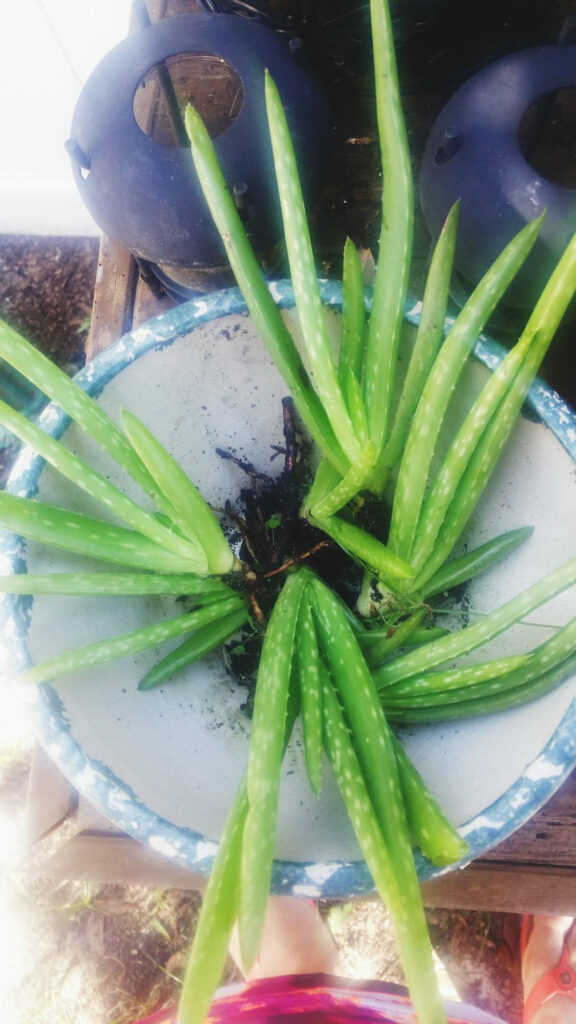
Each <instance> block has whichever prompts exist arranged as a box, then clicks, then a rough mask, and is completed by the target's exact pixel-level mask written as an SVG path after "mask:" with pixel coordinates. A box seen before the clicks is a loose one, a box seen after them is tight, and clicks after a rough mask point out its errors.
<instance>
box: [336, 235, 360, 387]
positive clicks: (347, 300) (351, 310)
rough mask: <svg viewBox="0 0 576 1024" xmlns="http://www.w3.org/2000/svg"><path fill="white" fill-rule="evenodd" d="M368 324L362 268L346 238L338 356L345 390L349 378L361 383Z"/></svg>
mask: <svg viewBox="0 0 576 1024" xmlns="http://www.w3.org/2000/svg"><path fill="white" fill-rule="evenodd" d="M365 321H366V312H365V308H364V282H363V280H362V267H361V265H360V258H359V256H358V250H357V249H356V246H355V245H354V243H353V241H352V240H351V239H350V238H347V239H346V243H345V245H344V260H343V268H342V325H341V341H340V351H339V354H338V379H339V381H340V384H341V385H342V386H344V385H345V383H346V380H347V379H348V378H349V377H352V378H354V380H356V381H360V380H362V366H363V362H364V326H365Z"/></svg>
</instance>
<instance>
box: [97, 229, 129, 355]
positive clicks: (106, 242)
mask: <svg viewBox="0 0 576 1024" xmlns="http://www.w3.org/2000/svg"><path fill="white" fill-rule="evenodd" d="M137 281H138V268H137V265H136V261H135V259H134V257H133V256H132V254H131V253H130V252H128V250H127V249H124V248H123V247H122V246H121V245H118V243H117V242H113V241H112V239H110V238H108V237H106V236H104V238H103V239H102V242H101V245H100V255H99V259H98V269H97V272H96V285H95V288H94V302H93V305H92V318H91V323H90V331H89V334H88V340H87V342H86V361H87V362H90V360H92V359H94V356H97V355H98V354H99V353H100V352H103V351H104V349H105V348H108V346H109V345H111V344H112V342H114V341H117V339H118V338H120V337H121V336H122V335H123V334H125V333H126V331H129V330H130V328H131V326H132V311H133V307H134V291H135V288H136V284H137Z"/></svg>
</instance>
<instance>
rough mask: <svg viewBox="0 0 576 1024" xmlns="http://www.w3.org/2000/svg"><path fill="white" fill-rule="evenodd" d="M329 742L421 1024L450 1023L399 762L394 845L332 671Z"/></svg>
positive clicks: (327, 694)
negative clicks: (382, 821) (383, 824)
mask: <svg viewBox="0 0 576 1024" xmlns="http://www.w3.org/2000/svg"><path fill="white" fill-rule="evenodd" d="M322 702H323V708H324V742H325V745H326V751H327V754H328V758H329V760H330V763H331V765H332V768H333V771H334V774H335V776H336V780H337V782H338V786H339V788H340V792H341V794H342V798H343V800H344V804H345V806H346V810H347V812H348V816H349V818H350V821H351V823H352V826H353V828H354V832H355V834H356V837H357V839H358V843H359V845H360V849H361V850H362V853H363V855H364V858H365V860H366V864H367V865H368V869H369V871H370V874H371V875H372V878H373V880H374V883H375V885H376V887H377V889H378V892H379V893H380V896H381V898H382V901H383V902H384V904H385V905H386V906H387V907H388V909H389V911H390V914H391V916H392V920H393V923H394V927H395V930H396V936H397V940H398V947H399V951H400V959H401V962H402V966H403V968H404V972H405V975H406V980H407V983H408V986H409V989H410V995H411V998H412V1001H413V1003H414V1008H415V1010H416V1014H417V1018H418V1021H419V1022H420V1024H445V1020H446V1018H445V1014H444V1010H443V1007H442V1002H441V999H440V995H439V992H438V985H437V982H436V976H435V972H434V965H433V959H432V947H431V944H430V938H429V935H428V928H427V924H426V918H425V916H424V910H423V907H422V900H421V897H420V889H419V886H418V880H417V877H416V872H415V870H414V861H413V856H412V849H411V846H410V840H409V836H408V823H407V821H406V817H405V813H404V810H403V804H401V805H400V808H399V812H398V815H396V813H395V812H396V809H397V806H398V805H397V803H396V799H395V794H396V793H397V794H398V798H399V799H401V796H400V792H401V791H400V781H399V776H398V768H397V765H396V763H395V762H394V763H391V764H390V771H391V776H388V779H389V788H390V799H389V801H388V812H389V813H390V814H391V815H392V816H393V817H394V822H395V826H396V828H395V833H394V841H393V843H392V845H391V844H390V842H389V841H388V839H387V838H385V837H384V836H383V834H382V831H381V828H380V822H379V820H378V817H377V815H376V813H375V811H374V807H373V804H372V799H371V794H370V792H369V789H368V786H367V783H366V781H365V779H364V766H363V765H362V764H361V762H360V759H359V757H358V755H357V753H356V751H355V749H354V746H353V744H352V740H351V737H350V732H349V730H348V726H347V724H346V722H345V721H344V717H343V714H342V709H341V707H340V704H339V702H338V698H337V696H336V694H335V692H334V688H333V686H332V685H331V682H330V678H329V676H328V674H327V673H325V674H324V684H323V689H322Z"/></svg>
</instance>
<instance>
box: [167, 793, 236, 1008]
mask: <svg viewBox="0 0 576 1024" xmlns="http://www.w3.org/2000/svg"><path fill="white" fill-rule="evenodd" d="M247 813H248V797H247V795H246V780H245V779H243V780H242V782H241V784H240V786H239V789H238V792H237V794H236V798H235V800H234V803H233V805H232V808H231V810H230V812H229V814H228V818H227V820H226V825H225V828H224V833H223V835H222V838H221V840H220V844H219V847H218V853H217V855H216V860H215V862H214V866H213V868H212V871H211V873H210V878H209V881H208V885H207V887H206V892H205V893H204V896H203V898H202V909H201V912H200V917H199V918H198V924H197V927H196V932H195V935H194V941H193V943H192V949H191V951H190V956H189V958H188V963H187V966H186V972H185V975H184V982H183V985H182V992H181V994H180V1000H179V1003H178V1018H177V1020H178V1024H202V1022H203V1021H204V1019H205V1017H206V1014H207V1013H208V1010H209V1008H210V1003H211V1002H212V997H213V995H214V991H215V989H216V987H217V985H218V983H219V982H220V979H221V977H222V974H223V972H224V967H225V965H226V959H227V956H228V944H229V941H230V935H231V933H232V929H233V927H234V923H235V921H236V917H237V914H238V904H239V899H240V862H241V857H242V836H243V832H244V824H245V822H246V815H247Z"/></svg>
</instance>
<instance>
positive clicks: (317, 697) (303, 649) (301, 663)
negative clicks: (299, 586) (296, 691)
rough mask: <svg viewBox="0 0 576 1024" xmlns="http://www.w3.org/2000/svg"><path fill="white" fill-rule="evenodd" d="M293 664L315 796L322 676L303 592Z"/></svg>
mask: <svg viewBox="0 0 576 1024" xmlns="http://www.w3.org/2000/svg"><path fill="white" fill-rule="evenodd" d="M296 667H297V673H298V684H299V687H300V704H301V714H302V731H303V735H304V756H305V759H306V770H307V772H308V779H309V781H310V786H311V789H312V792H313V793H314V795H315V796H318V795H319V793H320V789H321V786H322V750H323V746H322V678H321V664H320V655H319V652H318V643H317V638H316V627H315V625H314V619H313V616H312V609H311V607H310V600H309V598H308V594H307V593H306V592H305V593H304V594H303V596H302V603H301V606H300V616H299V619H298V630H297V634H296Z"/></svg>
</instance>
